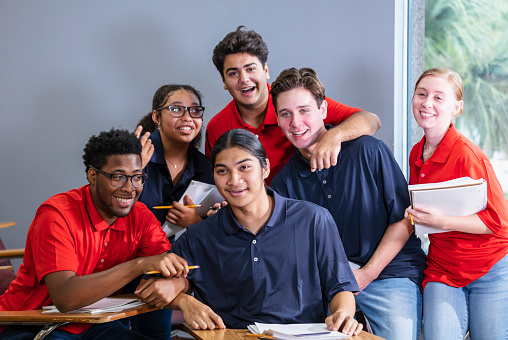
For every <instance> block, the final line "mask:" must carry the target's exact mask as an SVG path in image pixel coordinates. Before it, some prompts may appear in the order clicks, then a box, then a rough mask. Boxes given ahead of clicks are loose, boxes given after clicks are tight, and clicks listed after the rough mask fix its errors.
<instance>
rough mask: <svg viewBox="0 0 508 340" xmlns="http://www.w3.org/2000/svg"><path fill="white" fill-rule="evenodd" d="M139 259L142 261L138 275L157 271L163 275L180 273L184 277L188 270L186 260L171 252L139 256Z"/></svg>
mask: <svg viewBox="0 0 508 340" xmlns="http://www.w3.org/2000/svg"><path fill="white" fill-rule="evenodd" d="M139 260H140V261H141V263H142V268H141V270H142V272H141V273H140V275H143V274H145V273H147V272H153V271H157V272H159V273H160V275H161V276H164V277H180V276H181V275H182V274H183V276H184V277H185V276H187V273H188V272H189V266H188V265H187V261H185V260H184V259H183V258H181V257H180V256H178V255H176V254H173V253H162V254H160V255H156V256H147V257H141V258H139Z"/></svg>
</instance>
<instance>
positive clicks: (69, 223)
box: [0, 129, 188, 339]
mask: <svg viewBox="0 0 508 340" xmlns="http://www.w3.org/2000/svg"><path fill="white" fill-rule="evenodd" d="M83 160H84V163H85V166H86V173H87V179H88V182H89V183H90V184H89V185H85V186H83V187H81V188H79V189H73V190H70V191H68V192H65V193H61V194H58V195H55V196H53V197H51V198H50V199H48V200H47V201H46V202H44V203H43V204H42V205H41V206H40V207H39V209H38V210H37V213H36V215H35V218H34V220H33V222H32V224H31V226H30V229H29V230H28V235H27V242H26V247H25V256H24V258H23V264H21V266H20V268H19V271H18V275H17V278H16V279H15V280H14V281H13V282H12V283H11V285H10V286H9V289H8V290H7V291H6V292H5V293H4V294H3V295H2V296H1V297H0V310H5V311H17V310H32V309H39V308H41V307H43V306H47V305H51V304H54V305H56V306H57V308H58V309H59V310H60V311H61V312H67V311H71V310H74V309H78V308H81V307H84V306H86V305H89V304H92V303H94V302H97V301H98V300H100V299H102V298H104V297H107V296H109V295H112V294H114V293H115V292H117V291H118V290H119V289H121V288H122V287H123V286H125V285H126V284H127V283H129V282H130V281H131V280H133V279H135V278H136V277H138V276H140V275H142V274H143V273H145V272H148V271H151V270H158V271H161V273H163V275H164V276H168V277H172V276H180V274H182V273H183V274H184V275H186V274H187V272H188V266H187V262H186V261H185V260H183V259H182V258H180V257H179V256H177V255H174V254H168V253H166V252H167V251H168V250H169V249H170V247H171V244H170V243H169V241H168V239H167V238H166V234H165V233H164V232H163V231H162V228H161V227H160V223H159V222H158V220H157V219H156V218H155V216H154V215H153V214H152V213H151V212H150V210H148V208H147V207H146V206H145V205H144V204H142V203H139V202H137V200H138V198H139V195H140V194H141V191H142V189H143V184H144V183H145V180H146V175H145V174H144V173H143V172H142V170H141V143H140V141H139V140H138V138H137V137H136V136H135V135H134V134H131V133H129V132H128V131H127V130H115V129H112V130H111V131H109V132H102V133H101V134H99V135H98V136H92V138H90V140H89V142H88V144H87V145H86V147H85V150H84V155H83ZM179 282H180V280H176V283H175V290H176V291H181V290H182V289H183V288H184V285H182V286H181V287H177V286H178V284H179ZM182 282H183V281H182ZM40 329H41V327H40V326H19V327H15V326H9V327H7V328H4V329H3V330H2V329H1V328H0V330H2V331H1V333H0V338H2V339H25V338H31V339H33V338H34V336H35V335H36V334H37V333H38V332H39V331H40ZM53 337H58V339H77V338H78V337H79V339H109V338H112V337H118V338H121V339H148V338H146V337H144V336H142V335H140V334H137V333H135V332H132V331H130V330H128V329H127V328H125V327H124V326H123V325H122V324H121V323H120V322H119V321H113V322H108V323H104V324H95V325H93V326H92V325H91V324H70V325H66V326H62V327H60V328H59V329H58V330H55V331H53V333H51V334H50V337H48V339H51V338H53Z"/></svg>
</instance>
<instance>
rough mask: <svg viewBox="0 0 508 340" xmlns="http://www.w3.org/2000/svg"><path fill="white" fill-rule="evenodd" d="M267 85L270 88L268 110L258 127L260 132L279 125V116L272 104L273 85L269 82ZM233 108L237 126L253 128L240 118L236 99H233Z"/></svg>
mask: <svg viewBox="0 0 508 340" xmlns="http://www.w3.org/2000/svg"><path fill="white" fill-rule="evenodd" d="M266 85H267V86H268V106H267V108H266V115H265V118H264V119H263V121H262V122H261V124H260V125H259V127H258V130H262V129H263V127H264V126H265V125H276V124H277V114H276V113H275V107H274V106H273V102H272V95H271V94H270V91H271V89H272V87H271V85H270V84H269V83H268V82H267V83H266ZM232 102H233V108H234V113H235V117H233V118H234V119H236V121H237V124H236V126H243V127H244V128H248V127H251V126H250V125H249V124H247V123H245V122H244V121H243V120H242V118H241V117H240V112H238V106H237V105H236V99H233V101H232ZM251 128H252V127H251Z"/></svg>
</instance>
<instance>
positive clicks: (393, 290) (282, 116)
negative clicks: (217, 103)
mask: <svg viewBox="0 0 508 340" xmlns="http://www.w3.org/2000/svg"><path fill="white" fill-rule="evenodd" d="M271 94H272V100H273V104H274V107H275V109H276V111H277V120H278V124H279V126H280V127H281V129H282V131H283V132H284V134H285V135H286V137H287V138H288V139H289V141H290V142H291V143H292V144H293V145H294V146H295V147H296V148H297V152H296V153H295V154H294V155H293V156H292V158H291V159H290V160H289V162H288V163H287V165H286V166H285V167H284V168H283V169H282V170H281V171H280V172H279V173H278V174H277V175H276V176H275V177H274V179H273V181H272V188H273V189H274V190H275V191H276V192H278V193H279V194H281V195H283V196H286V197H290V198H296V199H302V200H307V201H310V202H313V203H316V204H319V205H321V206H322V207H324V208H326V209H328V210H329V211H330V213H331V214H332V216H333V218H334V220H335V222H336V224H337V227H338V229H339V234H340V236H341V239H342V242H343V245H344V250H345V252H346V255H347V257H348V260H349V262H350V264H351V267H352V268H353V269H354V270H353V273H354V275H355V277H356V280H357V282H358V285H359V287H360V293H359V294H357V295H356V303H357V307H358V308H359V309H361V310H362V311H363V312H364V313H365V315H366V316H367V318H368V319H369V321H370V322H371V325H372V328H373V331H374V333H375V334H377V335H379V336H381V337H383V338H386V339H390V340H393V339H401V340H402V339H403V340H407V339H419V334H420V328H421V308H422V299H421V292H420V286H421V285H420V284H421V279H422V271H423V267H424V265H425V259H424V253H423V251H422V250H421V248H420V241H419V239H418V238H416V236H415V235H414V234H413V233H412V231H413V228H412V226H411V225H410V223H407V219H404V211H405V208H406V207H407V206H409V195H408V190H407V183H406V180H405V178H404V176H403V174H402V172H401V171H400V168H399V166H398V165H397V163H396V161H395V159H394V158H393V155H392V153H391V151H390V149H389V148H388V147H387V146H386V144H384V143H383V142H382V141H380V140H378V139H375V138H373V137H370V136H362V137H359V138H358V139H356V140H352V141H349V142H343V143H342V151H341V152H340V154H339V156H338V159H337V165H336V166H335V167H331V168H329V169H324V170H322V171H317V172H311V171H310V167H309V159H310V155H311V154H312V150H313V148H314V147H315V146H316V145H317V143H318V142H319V141H320V139H321V138H322V136H323V135H324V134H325V133H326V131H327V129H329V128H330V126H325V125H324V123H323V119H324V118H325V117H326V114H327V102H326V100H325V94H324V86H323V85H322V84H321V82H320V81H319V79H318V78H317V75H316V73H315V72H314V71H313V70H312V69H308V68H302V69H300V70H297V69H295V68H292V69H287V70H284V71H282V73H281V74H280V75H279V77H278V78H277V80H276V81H275V82H274V83H273V84H272V89H271Z"/></svg>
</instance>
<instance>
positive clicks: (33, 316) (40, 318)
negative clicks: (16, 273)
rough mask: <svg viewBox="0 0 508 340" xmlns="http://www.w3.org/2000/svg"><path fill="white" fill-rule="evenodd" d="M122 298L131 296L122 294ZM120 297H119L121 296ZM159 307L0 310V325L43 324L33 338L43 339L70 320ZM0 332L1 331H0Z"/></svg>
mask: <svg viewBox="0 0 508 340" xmlns="http://www.w3.org/2000/svg"><path fill="white" fill-rule="evenodd" d="M122 297H123V298H133V297H132V296H127V295H123V296H122ZM122 297H120V298H122ZM157 309H159V308H155V307H151V306H149V305H142V306H136V307H133V308H129V309H126V310H123V311H121V312H115V313H96V314H85V313H42V309H37V310H26V311H0V325H44V327H43V329H42V330H41V331H40V332H39V334H37V336H36V337H35V340H40V339H44V338H45V337H46V336H47V335H48V334H49V333H51V332H52V331H53V330H55V329H56V328H58V327H60V326H63V325H65V324H68V323H72V322H80V323H104V322H110V321H114V320H119V319H123V318H126V317H129V316H133V315H137V314H142V313H146V312H151V311H154V310H157ZM0 334H1V333H0Z"/></svg>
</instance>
